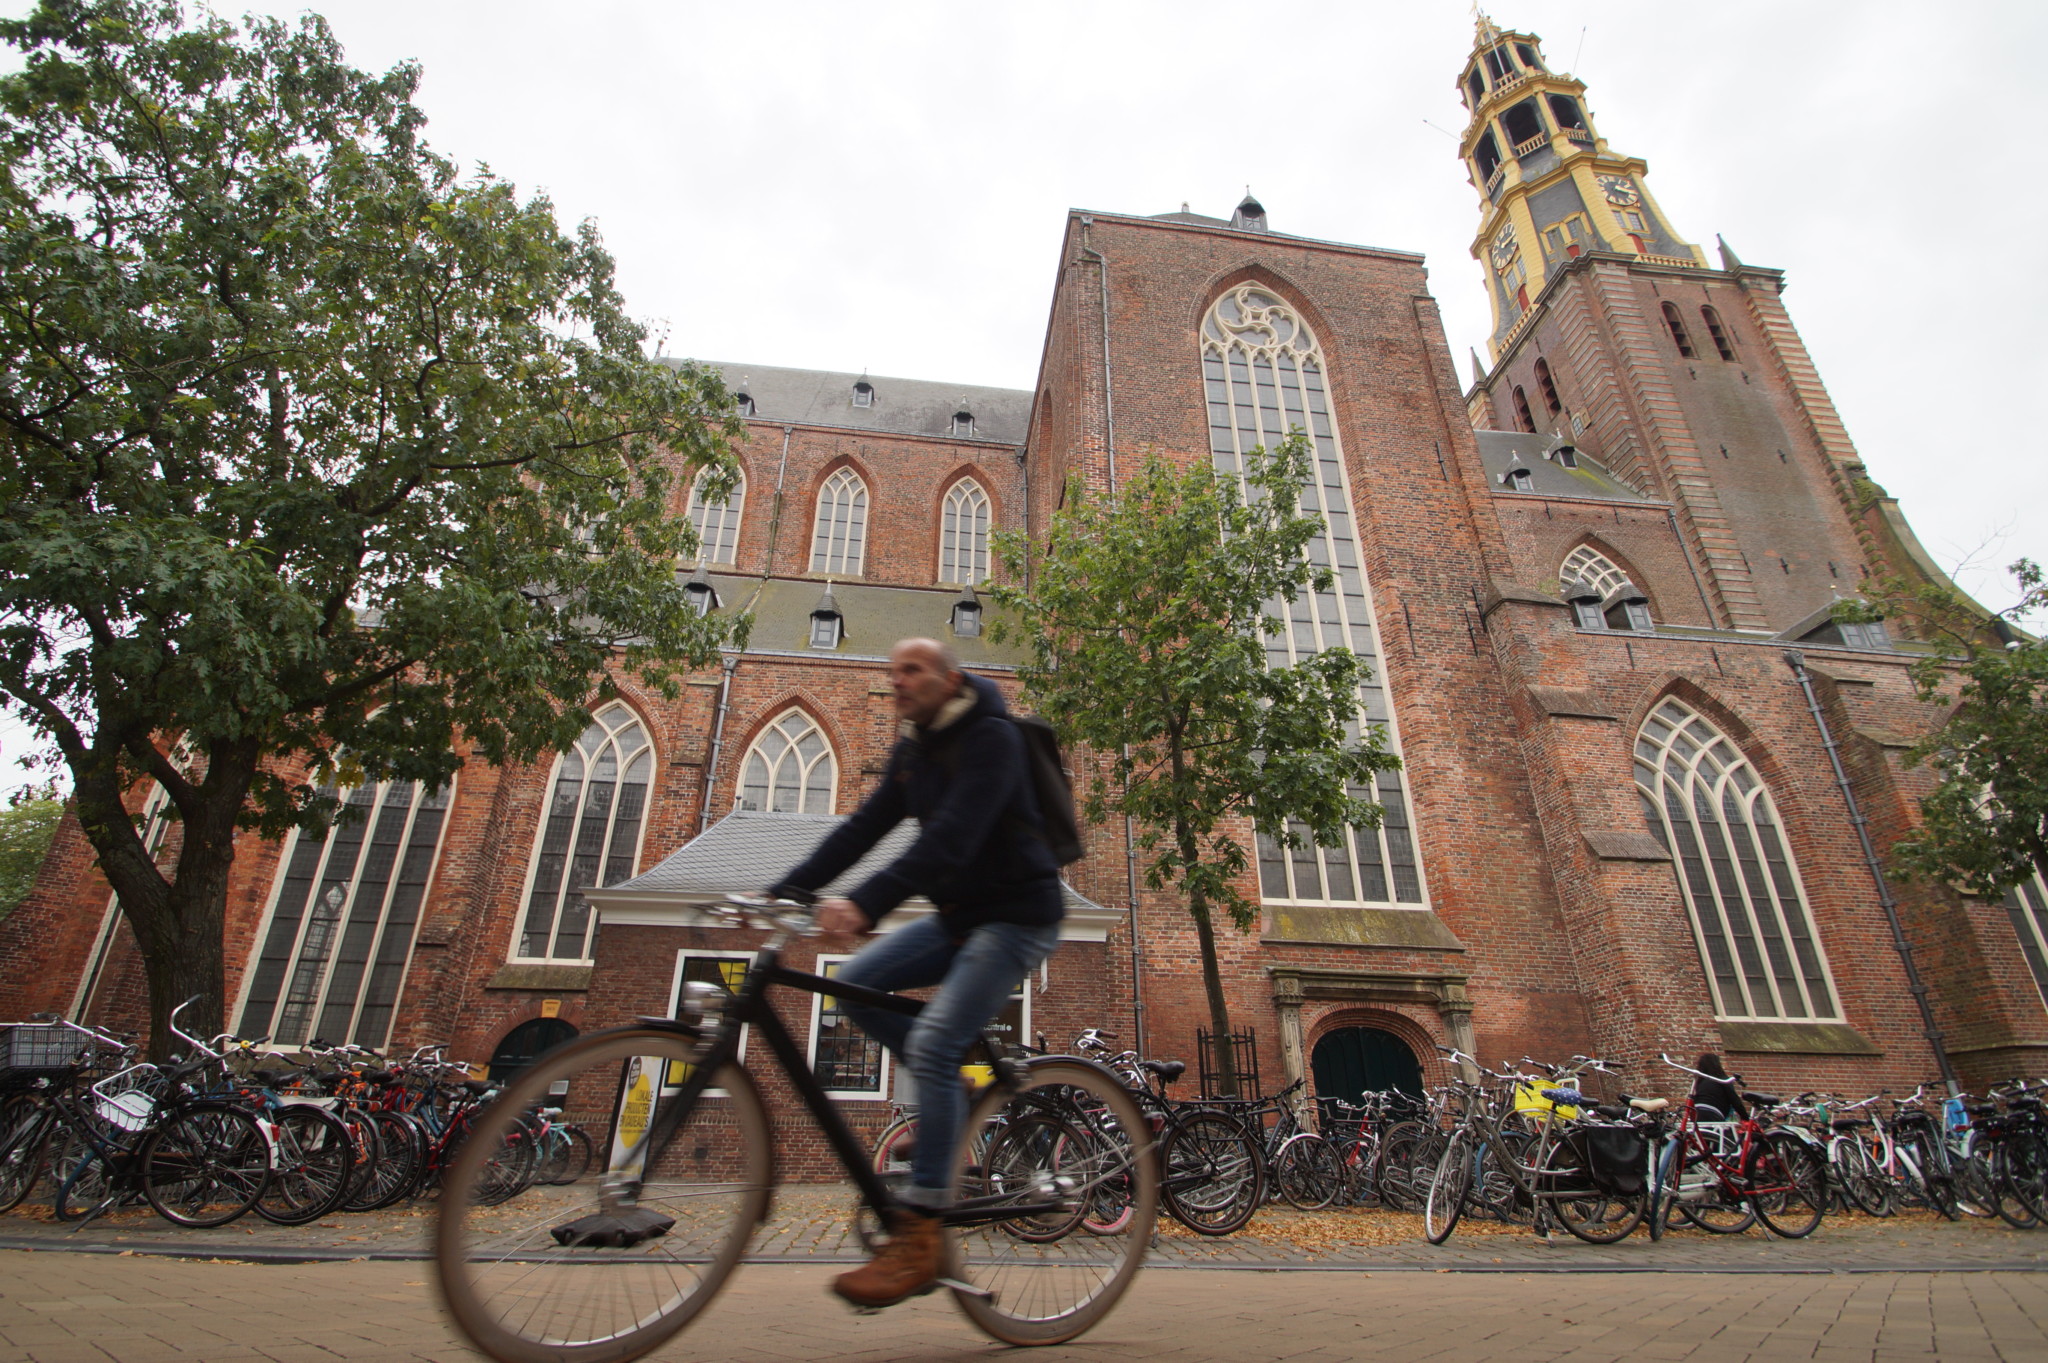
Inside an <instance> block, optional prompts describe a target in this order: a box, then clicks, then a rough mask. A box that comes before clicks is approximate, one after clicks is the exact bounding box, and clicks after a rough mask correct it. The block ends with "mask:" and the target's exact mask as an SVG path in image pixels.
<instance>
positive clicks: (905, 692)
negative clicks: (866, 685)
mask: <svg viewBox="0 0 2048 1363" xmlns="http://www.w3.org/2000/svg"><path fill="white" fill-rule="evenodd" d="M963 680H964V679H963V678H962V676H961V673H960V656H959V655H958V654H957V653H955V652H954V651H953V650H952V648H951V647H949V646H948V645H946V644H943V643H941V642H939V641H938V640H937V639H905V640H903V641H901V642H900V643H898V644H897V645H896V647H894V648H892V649H890V650H889V689H890V691H891V692H892V693H894V695H895V697H896V714H897V717H898V718H901V719H907V720H909V721H910V722H911V723H912V724H916V725H919V726H922V725H926V724H929V723H931V722H932V719H933V718H934V717H935V716H936V715H937V714H938V713H939V709H940V707H942V706H943V705H945V703H946V702H947V701H949V700H951V699H952V698H953V697H954V696H956V695H958V694H959V692H960V687H961V685H962V684H963Z"/></svg>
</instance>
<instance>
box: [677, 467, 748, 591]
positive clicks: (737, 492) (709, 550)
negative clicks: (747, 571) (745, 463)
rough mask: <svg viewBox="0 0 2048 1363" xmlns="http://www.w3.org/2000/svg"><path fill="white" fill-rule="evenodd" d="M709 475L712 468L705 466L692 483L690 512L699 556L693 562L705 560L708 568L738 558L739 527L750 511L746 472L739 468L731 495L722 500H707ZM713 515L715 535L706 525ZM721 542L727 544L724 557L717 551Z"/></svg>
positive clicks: (731, 562)
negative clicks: (748, 510)
mask: <svg viewBox="0 0 2048 1363" xmlns="http://www.w3.org/2000/svg"><path fill="white" fill-rule="evenodd" d="M710 477H711V470H709V469H706V470H704V472H702V473H700V474H698V475H697V479H696V481H695V482H693V483H691V484H690V505H689V511H688V513H687V514H688V515H689V518H690V525H691V527H692V528H694V529H695V530H696V532H697V556H696V558H694V559H692V560H691V562H692V563H702V564H704V565H705V566H706V567H715V566H717V565H719V564H725V565H726V566H728V567H730V566H731V565H732V564H734V563H736V562H738V560H739V551H740V530H741V529H742V527H743V525H744V522H745V520H746V514H747V471H746V470H745V469H741V470H740V471H739V477H738V479H737V481H735V482H734V483H733V485H732V493H731V495H730V496H728V497H727V498H726V499H725V500H724V501H720V502H707V501H705V500H704V483H705V481H706V480H707V479H709V478H710ZM714 516H715V517H716V518H717V520H718V523H719V527H718V533H717V534H716V535H713V534H712V533H710V531H709V530H708V529H707V528H706V527H707V526H708V525H709V524H710V522H711V520H712V519H713V517H714ZM728 530H729V531H731V543H730V544H725V541H726V539H727V534H726V532H727V531H728ZM721 544H725V550H726V552H725V555H724V556H723V557H720V556H719V553H718V549H719V546H720V545H721Z"/></svg>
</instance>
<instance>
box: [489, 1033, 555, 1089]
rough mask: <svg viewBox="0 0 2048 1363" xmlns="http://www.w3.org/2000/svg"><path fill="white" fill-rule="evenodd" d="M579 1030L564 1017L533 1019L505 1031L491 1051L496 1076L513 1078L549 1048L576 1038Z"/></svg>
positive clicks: (498, 1077)
mask: <svg viewBox="0 0 2048 1363" xmlns="http://www.w3.org/2000/svg"><path fill="white" fill-rule="evenodd" d="M575 1036H576V1029H575V1028H574V1027H571V1026H570V1025H569V1024H568V1023H566V1022H564V1021H562V1020H561V1019H560V1018H530V1019H528V1020H527V1021H525V1022H522V1023H520V1024H519V1025H518V1026H517V1027H514V1028H513V1029H512V1030H511V1031H509V1032H507V1033H505V1039H504V1040H502V1041H500V1042H499V1043H498V1049H497V1050H495V1051H493V1052H492V1053H491V1071H490V1075H489V1077H490V1078H492V1079H510V1078H511V1077H512V1076H513V1075H515V1074H517V1073H519V1071H521V1070H523V1069H525V1068H526V1067H527V1066H528V1065H531V1064H532V1063H533V1062H534V1061H535V1060H536V1059H538V1058H539V1057H540V1056H541V1055H542V1054H544V1053H545V1052H547V1051H550V1050H553V1049H554V1048H555V1047H557V1046H559V1045H561V1044H562V1043H563V1042H564V1041H570V1040H573V1039H574V1038H575Z"/></svg>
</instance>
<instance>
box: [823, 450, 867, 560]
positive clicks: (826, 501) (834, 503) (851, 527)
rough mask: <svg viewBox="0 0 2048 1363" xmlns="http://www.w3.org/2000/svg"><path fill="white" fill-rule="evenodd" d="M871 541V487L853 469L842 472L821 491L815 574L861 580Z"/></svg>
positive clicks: (833, 476)
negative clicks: (869, 492)
mask: <svg viewBox="0 0 2048 1363" xmlns="http://www.w3.org/2000/svg"><path fill="white" fill-rule="evenodd" d="M867 539H868V485H867V484H866V483H863V482H862V481H861V480H860V475H859V474H857V473H855V472H854V471H853V470H852V469H840V470H839V471H838V472H837V473H835V474H833V475H832V476H831V477H830V478H827V479H826V480H825V486H823V487H821V488H819V489H818V519H817V523H816V525H815V527H814V528H813V530H812V532H811V571H812V572H814V573H832V574H834V575H838V576H845V577H859V576H860V572H861V562H862V559H863V558H864V556H865V554H866V551H867Z"/></svg>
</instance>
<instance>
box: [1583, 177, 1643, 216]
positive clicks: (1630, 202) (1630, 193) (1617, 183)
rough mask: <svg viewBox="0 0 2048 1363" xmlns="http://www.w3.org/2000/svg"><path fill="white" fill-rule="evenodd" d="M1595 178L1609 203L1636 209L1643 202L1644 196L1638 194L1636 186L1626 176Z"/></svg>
mask: <svg viewBox="0 0 2048 1363" xmlns="http://www.w3.org/2000/svg"><path fill="white" fill-rule="evenodd" d="M1593 178H1594V179H1595V180H1596V181H1598V182H1599V184H1600V188H1601V191H1602V192H1603V193H1605V194H1606V195H1607V202H1609V203H1611V204H1614V205H1616V206H1617V207H1620V208H1634V207H1635V206H1636V205H1637V204H1639V203H1641V202H1642V201H1643V196H1642V195H1640V194H1638V193H1636V187H1635V185H1634V184H1633V183H1632V182H1630V180H1629V178H1628V176H1626V175H1596V176H1594V177H1593Z"/></svg>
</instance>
